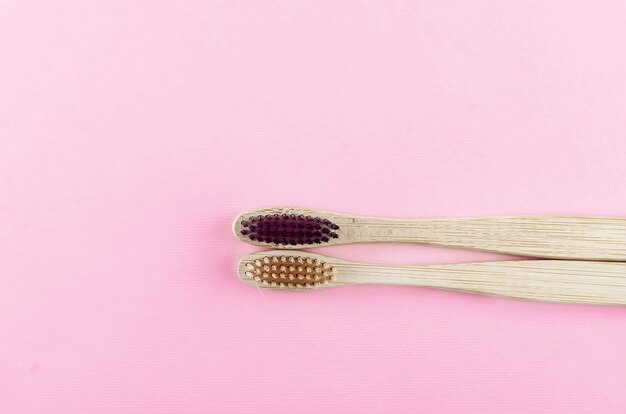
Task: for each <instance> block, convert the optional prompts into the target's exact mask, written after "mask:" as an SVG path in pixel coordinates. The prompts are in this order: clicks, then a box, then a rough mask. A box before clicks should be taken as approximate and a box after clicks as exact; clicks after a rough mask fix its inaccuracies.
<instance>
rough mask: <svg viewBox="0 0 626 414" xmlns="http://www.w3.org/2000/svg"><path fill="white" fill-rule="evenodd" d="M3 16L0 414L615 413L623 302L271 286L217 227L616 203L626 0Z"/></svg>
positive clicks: (150, 7)
mask: <svg viewBox="0 0 626 414" xmlns="http://www.w3.org/2000/svg"><path fill="white" fill-rule="evenodd" d="M0 27H1V28H2V29H1V37H0V55H1V58H0V412H1V413H3V414H26V413H28V414H30V413H34V414H48V413H49V414H61V413H63V414H74V413H103V414H104V413H107V414H110V413H140V414H141V413H294V412H298V413H319V412H323V413H325V414H330V413H346V412H359V413H391V412H393V413H415V412H428V413H461V412H462V413H503V412H506V413H568V414H569V413H604V414H607V413H624V412H626V351H625V350H626V308H604V307H593V306H566V305H554V304H538V303H530V302H521V301H511V300H502V299H495V298H487V297H480V296H470V295H463V294H458V293H448V292H439V291H431V290H425V289H419V288H403V287H369V286H362V287H353V288H345V289H333V290H328V291H321V292H312V293H310V294H297V295H296V294H288V293H287V294H285V293H272V292H265V291H260V290H256V289H254V288H250V287H249V286H246V285H244V284H242V283H240V282H239V281H238V279H237V277H236V275H235V265H236V262H237V260H238V259H239V257H241V256H242V255H244V254H247V253H249V252H251V251H254V250H255V248H253V247H251V246H248V245H245V244H243V243H240V242H238V241H237V240H235V239H234V237H233V236H232V233H231V229H230V226H231V220H232V219H233V218H234V217H235V215H236V214H237V213H239V212H240V211H242V210H246V209H252V208H259V207H268V206H303V207H310V208H321V209H328V210H334V211H339V212H348V213H354V214H361V215H376V216H383V217H416V218H419V217H424V218H426V217H462V216H480V215H507V214H590V215H591V214H593V215H626V207H625V206H626V185H625V184H624V180H625V177H626V149H625V146H624V145H625V142H624V141H625V138H626V76H625V74H626V57H625V51H626V3H624V2H621V1H596V2H591V1H565V0H562V1H561V0H559V1H548V2H545V1H539V0H537V1H529V0H524V1H516V2H501V1H495V0H492V1H477V0H475V1H465V2H463V1H451V0H446V1H441V0H436V1H434V0H433V1H382V0H380V1H351V0H341V1H337V0H332V1H331V0H329V1H207V0H203V1H194V0H179V1H164V0H158V1H121V0H120V1H109V0H106V1H104V0H97V1H79V0H74V1H68V0H62V1H31V0H4V1H2V5H1V6H0ZM318 251H319V252H322V253H325V254H329V255H334V256H337V257H340V258H344V259H351V260H363V261H370V262H378V263H414V264H417V263H444V262H460V261H471V260H489V259H501V258H503V256H496V255H490V254H484V253H475V252H463V251H453V250H448V249H443V248H433V247H424V246H397V245H378V246H341V247H337V248H332V249H319V250H318Z"/></svg>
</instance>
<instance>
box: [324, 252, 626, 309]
mask: <svg viewBox="0 0 626 414" xmlns="http://www.w3.org/2000/svg"><path fill="white" fill-rule="evenodd" d="M334 267H335V269H336V272H337V282H336V283H337V284H338V285H341V284H361V283H374V284H393V285H413V286H424V287H433V288H440V289H448V290H457V291H464V292H472V293H481V294H487V295H496V296H504V297H510V298H517V299H528V300H537V301H547V302H564V303H581V304H596V305H626V263H615V262H585V261H563V260H518V261H500V262H483V263H464V264H447V265H429V266H397V267H395V266H375V265H368V264H356V263H339V264H337V265H335V266H334Z"/></svg>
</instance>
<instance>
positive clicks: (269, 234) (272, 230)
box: [239, 213, 339, 246]
mask: <svg viewBox="0 0 626 414" xmlns="http://www.w3.org/2000/svg"><path fill="white" fill-rule="evenodd" d="M241 227H242V229H241V230H240V231H239V233H240V234H241V235H242V236H245V237H247V238H248V239H249V240H251V241H256V242H260V243H269V244H275V245H283V246H300V245H317V244H324V243H328V242H329V241H330V240H331V239H337V238H339V234H338V233H337V231H338V230H339V226H338V225H337V224H335V223H333V222H331V221H330V220H328V219H321V218H319V217H313V216H305V215H303V214H286V213H281V214H268V215H260V216H255V217H250V218H248V219H246V220H242V221H241Z"/></svg>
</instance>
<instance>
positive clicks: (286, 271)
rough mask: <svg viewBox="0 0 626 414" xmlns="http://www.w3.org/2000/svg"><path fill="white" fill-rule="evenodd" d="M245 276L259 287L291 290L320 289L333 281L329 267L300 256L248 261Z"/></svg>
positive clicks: (323, 263)
mask: <svg viewBox="0 0 626 414" xmlns="http://www.w3.org/2000/svg"><path fill="white" fill-rule="evenodd" d="M271 263H277V264H275V265H271ZM283 263H285V264H283ZM289 263H298V265H297V266H294V265H290V264H289ZM245 276H246V277H248V278H250V279H252V280H254V281H256V282H257V284H258V285H259V286H260V287H275V288H291V289H295V288H298V289H312V288H317V287H322V286H324V285H326V284H328V282H331V281H333V280H335V275H334V272H333V267H332V266H331V265H329V264H328V263H325V262H321V261H320V260H318V259H311V258H310V257H307V258H303V257H300V256H264V257H262V258H260V259H257V260H254V261H250V262H248V263H246V265H245Z"/></svg>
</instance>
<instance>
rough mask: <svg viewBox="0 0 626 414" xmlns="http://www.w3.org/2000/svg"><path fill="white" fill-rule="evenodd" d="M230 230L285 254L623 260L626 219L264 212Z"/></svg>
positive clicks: (243, 219)
mask: <svg viewBox="0 0 626 414" xmlns="http://www.w3.org/2000/svg"><path fill="white" fill-rule="evenodd" d="M233 231H234V233H235V235H236V236H237V237H238V238H239V239H241V240H243V241H245V242H248V243H251V244H254V245H257V246H270V247H274V248H286V249H295V248H308V247H318V246H331V245H337V244H348V243H374V242H405V243H425V244H432V245H440V246H449V247H460V248H465V249H474V250H484V251H489V252H496V253H504V254H511V255H517V256H527V257H541V258H550V259H578V260H602V261H605V260H606V261H626V219H623V218H611V217H568V216H517V217H480V218H458V219H434V220H425V219H419V220H397V219H382V218H370V217H358V216H351V215H346V214H338V213H331V212H326V211H319V210H308V209H301V208H268V209H262V210H255V211H249V212H246V213H243V214H240V215H239V216H238V217H237V218H236V219H235V222H234V224H233Z"/></svg>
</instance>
